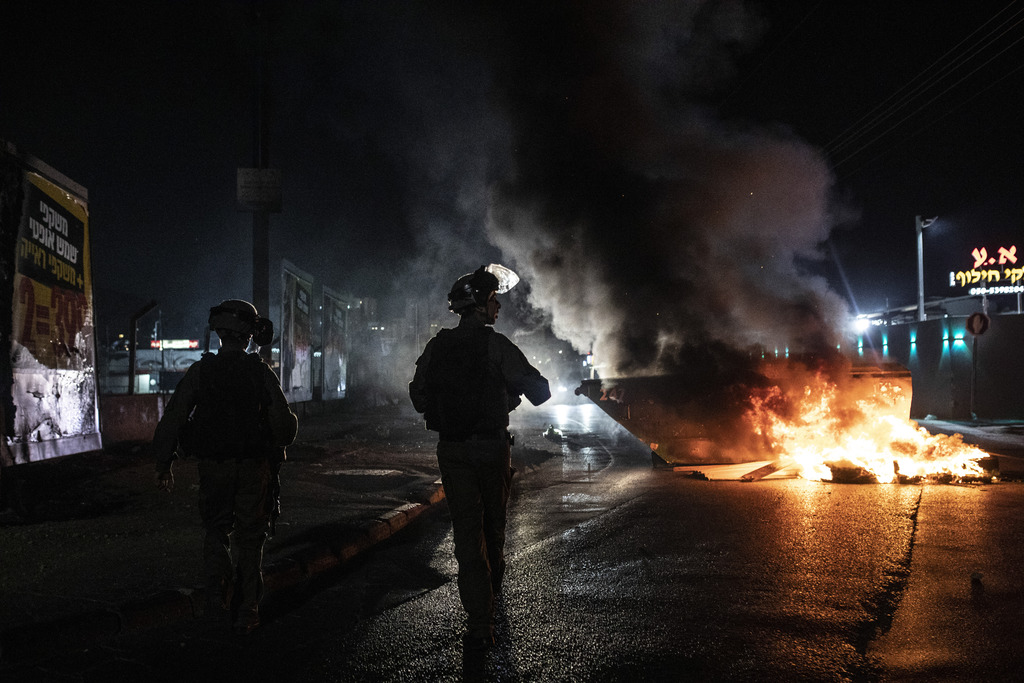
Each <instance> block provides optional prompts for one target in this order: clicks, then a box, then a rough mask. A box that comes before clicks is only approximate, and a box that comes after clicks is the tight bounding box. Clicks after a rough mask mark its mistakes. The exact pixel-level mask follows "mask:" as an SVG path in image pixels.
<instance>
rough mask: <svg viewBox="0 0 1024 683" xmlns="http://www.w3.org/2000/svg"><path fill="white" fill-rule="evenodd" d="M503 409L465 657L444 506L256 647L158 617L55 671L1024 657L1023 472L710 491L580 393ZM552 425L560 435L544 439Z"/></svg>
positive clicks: (302, 675)
mask: <svg viewBox="0 0 1024 683" xmlns="http://www.w3.org/2000/svg"><path fill="white" fill-rule="evenodd" d="M517 420H518V425H517V427H518V431H520V433H521V434H524V435H528V436H527V437H526V438H520V443H519V444H518V445H517V447H516V449H515V450H514V456H513V457H514V460H515V461H516V465H517V467H518V468H519V470H520V471H519V474H518V475H517V476H516V479H515V482H514V486H515V489H514V499H513V503H512V508H511V515H510V535H509V542H508V548H507V551H508V555H509V567H508V573H507V583H506V589H505V593H504V595H503V597H502V602H501V610H500V622H499V638H500V642H499V645H498V647H497V648H495V650H493V651H492V652H491V653H490V654H489V655H487V656H486V657H485V658H482V659H481V658H479V657H475V656H466V653H463V652H462V650H461V645H460V641H459V635H460V634H461V628H462V612H461V608H460V607H459V603H458V594H457V589H456V586H455V583H454V576H455V564H454V560H453V558H452V555H451V545H450V544H451V536H450V533H449V531H448V527H447V525H448V520H447V515H446V512H445V510H444V508H443V505H442V506H440V509H439V510H438V511H436V512H432V513H430V514H429V515H428V516H426V517H424V518H422V519H421V520H419V521H418V522H417V523H416V524H414V525H413V526H412V527H410V528H409V529H407V530H406V531H404V532H402V533H401V534H399V535H398V536H396V537H395V538H393V539H392V540H391V541H389V542H388V543H386V544H385V545H384V546H382V547H379V548H377V549H375V550H374V551H373V552H372V553H371V554H369V555H368V556H367V557H365V558H363V559H361V560H360V561H359V562H357V563H356V564H355V565H354V566H351V567H347V568H345V569H344V570H343V571H341V572H339V573H338V574H336V575H334V576H326V577H323V578H321V579H320V580H319V581H318V582H317V585H316V586H314V587H313V588H312V590H306V591H303V592H302V593H301V594H295V595H290V596H289V595H285V596H281V597H280V598H278V599H277V600H276V601H275V602H274V603H273V604H268V605H266V609H265V615H266V617H267V619H266V622H267V623H266V625H265V626H264V627H263V628H262V629H261V630H259V631H258V632H256V633H255V634H253V635H252V636H250V637H248V638H239V637H236V636H233V635H232V634H230V633H227V632H224V631H223V630H222V629H221V628H219V627H216V626H209V625H204V624H189V625H185V626H175V627H168V628H163V629H157V630H154V631H151V632H147V633H144V634H141V635H139V636H137V637H133V638H126V639H123V640H121V641H119V642H118V643H117V644H115V645H114V646H113V647H110V648H104V649H103V650H102V651H94V652H88V653H80V654H79V655H77V657H78V661H65V662H61V663H59V664H56V663H55V666H54V667H53V669H52V673H53V674H54V678H53V680H97V681H98V680H154V681H159V680H176V681H177V680H182V679H183V678H186V677H189V676H193V677H194V676H200V677H202V678H203V679H207V680H212V679H214V678H219V679H221V680H243V679H244V680H268V681H271V680H272V681H455V680H463V679H464V678H469V679H477V678H481V679H484V680H505V681H634V680H636V681H641V680H653V681H661V680H664V681H688V680H694V681H697V680H701V681H704V680H806V681H843V680H866V681H867V680H965V679H972V680H1012V678H1013V675H1014V674H1015V672H1016V671H1017V670H1018V669H1019V666H1020V664H1021V663H1022V659H1021V655H1020V654H1019V652H1018V651H1019V650H1020V644H1021V643H1022V642H1024V641H1022V640H1021V636H1022V633H1021V626H1020V624H1018V623H1016V622H1017V621H1018V619H1017V616H1016V615H1019V613H1020V609H1021V607H1022V606H1024V605H1022V600H1021V586H1022V583H1021V569H1020V567H1021V566H1024V562H1020V561H1018V560H1020V559H1024V558H1021V555H1022V554H1024V552H1022V548H1024V543H1021V541H1024V538H1022V532H1021V531H1020V529H1024V525H1021V524H1020V522H1021V521H1022V520H1021V517H1022V507H1024V506H1022V505H1021V503H1024V487H1022V485H1021V484H999V485H988V486H981V485H974V486H893V485H888V486H857V485H841V484H822V483H815V482H806V481H803V480H795V479H794V480H780V481H761V482H755V483H741V482H722V481H717V482H707V481H700V480H696V479H692V478H688V477H685V476H682V475H680V474H679V473H677V472H673V471H671V470H663V469H653V468H652V467H651V461H650V454H649V451H647V450H646V449H644V448H643V447H642V446H641V445H640V444H638V443H637V442H636V441H635V440H634V439H632V438H631V437H630V436H629V435H628V434H626V433H625V432H624V431H623V430H622V429H621V428H619V427H617V426H614V425H613V424H612V423H610V421H608V420H607V419H606V418H604V417H603V416H602V415H601V414H600V412H599V411H597V410H596V408H594V407H592V406H586V405H580V406H571V407H564V406H554V407H551V408H544V409H543V410H531V411H524V412H523V413H522V414H520V415H519V416H518V417H517ZM548 424H554V425H557V426H558V427H559V428H560V429H561V430H562V436H561V437H555V438H553V439H548V440H546V441H545V442H543V443H540V442H538V441H537V439H539V438H540V437H539V436H537V435H539V434H540V433H541V432H542V431H543V428H544V427H545V426H546V425H548ZM552 444H554V446H555V448H554V452H555V456H554V457H552V456H551V445H552ZM540 446H543V448H540ZM542 451H543V452H542ZM1014 567H1016V569H1014ZM76 671H77V673H73V672H76ZM82 672H86V673H82ZM36 673H39V672H38V670H37V672H36ZM65 675H66V676H67V677H65ZM35 680H39V679H35Z"/></svg>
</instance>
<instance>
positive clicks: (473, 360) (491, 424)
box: [424, 327, 508, 437]
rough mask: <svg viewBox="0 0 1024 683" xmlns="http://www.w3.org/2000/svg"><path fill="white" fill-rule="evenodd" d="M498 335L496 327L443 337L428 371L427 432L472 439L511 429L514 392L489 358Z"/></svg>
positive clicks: (445, 332)
mask: <svg viewBox="0 0 1024 683" xmlns="http://www.w3.org/2000/svg"><path fill="white" fill-rule="evenodd" d="M493 333H494V330H492V329H491V328H490V327H478V328H471V329H463V328H455V329H444V330H441V331H440V332H438V334H437V336H436V337H435V338H434V343H433V348H432V350H431V354H430V364H429V365H428V366H427V399H428V406H427V410H426V411H425V412H424V418H425V419H426V423H427V429H432V430H434V431H437V432H440V433H441V434H442V435H447V436H450V437H466V436H470V435H490V434H496V433H498V432H499V431H501V430H503V429H505V428H506V427H508V392H507V390H506V387H505V381H504V379H503V378H502V376H501V372H500V370H499V369H498V367H497V366H496V364H495V363H494V361H492V360H491V358H490V355H489V353H488V346H489V344H490V341H491V335H492V334H493Z"/></svg>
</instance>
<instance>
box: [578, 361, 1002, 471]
mask: <svg viewBox="0 0 1024 683" xmlns="http://www.w3.org/2000/svg"><path fill="white" fill-rule="evenodd" d="M719 379H720V378H717V377H696V376H692V375H691V376H682V375H675V376H658V377H632V378H620V379H613V380H605V381H602V380H588V381H585V382H584V383H583V385H582V386H581V387H580V389H578V390H577V393H580V394H584V395H586V396H588V397H589V398H590V399H591V400H593V401H594V402H595V403H596V404H597V405H598V406H600V407H601V408H602V409H603V410H604V411H605V412H607V413H608V414H609V415H611V416H612V417H613V418H614V419H615V420H616V421H618V422H619V423H620V424H621V425H622V426H624V427H625V428H626V429H627V430H629V431H630V432H631V433H633V435H634V436H636V437H638V438H639V439H641V440H642V441H644V442H645V443H648V444H650V446H651V450H652V452H653V454H654V456H655V457H656V459H657V460H658V461H664V463H665V464H668V465H673V466H675V467H676V469H678V470H683V471H693V472H701V473H708V472H710V471H711V470H712V468H715V467H720V468H723V471H727V472H728V473H729V474H727V475H721V474H720V476H718V477H714V476H712V477H710V478H737V479H748V480H750V479H760V478H763V477H765V476H776V477H778V476H799V477H802V478H805V479H810V480H817V481H833V482H845V483H876V482H877V483H920V482H961V481H981V480H986V479H987V478H988V476H989V475H988V474H987V473H986V471H985V469H984V468H983V467H982V465H981V463H980V461H982V460H984V459H986V458H988V457H989V454H988V453H986V452H985V451H982V450H981V449H978V448H976V447H974V446H970V445H968V444H965V443H964V442H963V439H962V437H961V436H960V435H953V436H947V435H944V434H930V433H929V432H928V431H927V430H925V429H923V428H921V427H920V426H918V425H917V424H916V423H915V422H913V421H912V420H910V417H909V416H910V402H911V398H912V386H911V378H910V373H909V372H908V371H907V370H906V369H905V368H903V367H902V366H899V365H897V364H892V363H883V364H877V363H875V364H865V363H860V364H853V363H851V362H850V361H848V360H846V359H843V358H833V359H829V361H828V362H814V361H812V362H806V361H799V360H793V359H781V360H780V359H772V360H766V361H762V362H760V363H757V364H756V365H755V366H754V367H753V368H752V369H751V372H749V373H747V374H745V375H743V376H742V377H739V378H738V377H735V376H734V377H732V378H731V380H732V382H731V383H728V384H726V383H722V382H720V381H718V380H719Z"/></svg>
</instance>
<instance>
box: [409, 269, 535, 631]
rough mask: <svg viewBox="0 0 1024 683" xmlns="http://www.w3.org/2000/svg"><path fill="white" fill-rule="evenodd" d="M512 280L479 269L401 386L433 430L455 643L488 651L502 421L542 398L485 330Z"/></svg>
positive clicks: (500, 522) (505, 448)
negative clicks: (448, 532) (454, 568)
mask: <svg viewBox="0 0 1024 683" xmlns="http://www.w3.org/2000/svg"><path fill="white" fill-rule="evenodd" d="M517 282H519V277H518V276H517V275H516V274H515V273H514V272H512V271H511V270H509V269H508V268H505V267H504V266H500V265H496V264H492V265H490V266H486V267H484V266H481V267H480V268H479V269H478V270H477V271H476V272H474V273H470V274H468V275H464V276H462V277H460V278H459V279H458V280H457V281H456V282H455V284H454V285H453V286H452V289H451V292H450V293H449V294H448V304H449V309H450V310H451V311H452V312H454V313H457V314H459V316H461V319H460V320H459V325H458V327H455V328H453V329H443V330H441V331H440V332H439V333H438V334H437V336H435V337H434V338H433V339H431V340H430V341H429V342H427V345H426V347H425V348H424V350H423V354H422V355H421V356H420V358H419V360H417V361H416V374H415V377H414V378H413V380H412V382H411V383H410V384H409V396H410V398H411V399H412V403H413V406H414V407H415V408H416V410H417V411H418V412H420V413H423V415H424V417H425V419H426V425H427V429H431V430H434V431H436V432H438V444H437V462H438V466H439V468H440V470H441V481H442V484H443V486H444V492H445V498H446V499H447V501H448V509H449V511H450V513H451V518H452V532H453V537H454V542H455V558H456V560H457V561H458V564H459V576H458V585H459V597H460V598H461V600H462V606H463V607H464V608H465V610H466V613H467V615H468V628H467V630H466V633H465V635H464V636H463V640H464V643H465V644H466V646H467V647H469V648H472V649H486V648H487V647H490V646H491V645H493V644H494V599H495V596H496V595H497V594H498V593H500V591H501V583H502V577H503V575H504V572H505V551H504V548H505V520H506V511H507V507H508V497H509V490H510V487H511V480H512V468H511V459H510V446H511V442H512V439H511V436H510V435H509V433H508V422H509V420H508V414H509V412H510V411H511V410H514V409H515V408H516V406H518V405H519V404H520V403H521V401H522V399H521V398H520V396H521V395H524V394H525V395H526V398H528V399H529V400H530V402H531V403H532V404H533V405H540V404H541V403H543V402H544V401H546V400H548V399H549V398H550V397H551V391H550V389H549V387H548V381H547V380H546V379H545V378H544V377H543V376H542V375H541V374H540V372H538V371H537V369H536V368H534V367H533V366H531V365H530V363H529V362H528V361H527V360H526V357H525V356H524V355H523V353H522V351H520V350H519V348H518V347H517V346H516V345H515V344H513V343H512V342H511V341H510V340H509V339H508V338H507V337H506V336H505V335H503V334H500V333H498V332H495V331H494V330H493V328H492V327H491V326H492V325H494V322H495V320H497V317H498V311H499V310H500V309H501V304H500V303H499V302H498V299H497V295H498V294H504V293H505V292H507V291H508V290H509V289H511V288H512V287H514V286H515V284H516V283H517Z"/></svg>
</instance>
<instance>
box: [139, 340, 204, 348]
mask: <svg viewBox="0 0 1024 683" xmlns="http://www.w3.org/2000/svg"><path fill="white" fill-rule="evenodd" d="M149 348H151V349H161V350H167V349H198V348H199V340H198V339H153V340H151V341H150V342H149Z"/></svg>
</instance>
